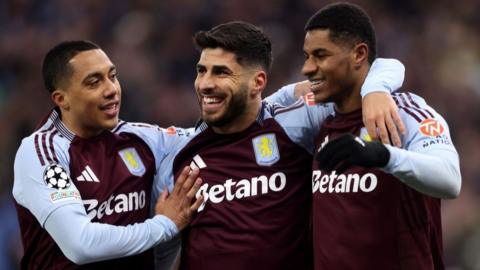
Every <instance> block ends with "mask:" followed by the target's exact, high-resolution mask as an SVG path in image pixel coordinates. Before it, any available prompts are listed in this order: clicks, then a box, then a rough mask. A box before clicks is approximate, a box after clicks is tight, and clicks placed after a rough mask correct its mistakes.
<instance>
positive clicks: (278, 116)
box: [274, 99, 334, 154]
mask: <svg viewBox="0 0 480 270" xmlns="http://www.w3.org/2000/svg"><path fill="white" fill-rule="evenodd" d="M274 107H275V106H274ZM333 112H334V109H333V103H327V104H325V105H323V104H311V105H308V104H307V103H305V101H304V100H303V99H299V100H298V101H297V102H296V103H294V104H293V105H291V106H288V107H276V108H275V110H274V118H275V120H276V121H277V122H278V123H279V124H280V126H282V128H283V130H284V131H285V133H286V134H287V135H288V137H289V138H290V139H291V140H292V141H293V142H294V143H296V144H298V145H300V146H301V147H303V148H304V149H305V150H307V151H308V152H309V153H310V154H313V153H314V151H315V137H316V136H317V135H318V132H319V131H320V127H321V126H322V123H323V121H324V120H325V119H326V118H327V117H328V116H329V115H330V114H332V113H333Z"/></svg>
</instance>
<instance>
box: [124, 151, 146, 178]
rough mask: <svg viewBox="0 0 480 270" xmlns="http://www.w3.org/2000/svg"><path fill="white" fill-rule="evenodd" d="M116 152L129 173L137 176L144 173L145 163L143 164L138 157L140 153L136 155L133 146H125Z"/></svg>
mask: <svg viewBox="0 0 480 270" xmlns="http://www.w3.org/2000/svg"><path fill="white" fill-rule="evenodd" d="M118 154H119V155H120V157H121V158H122V160H123V163H125V166H127V169H128V170H129V171H130V173H131V174H133V175H135V176H139V177H141V176H143V175H144V174H145V171H146V169H145V165H143V162H142V159H141V158H140V155H138V153H137V150H135V148H133V147H129V148H125V149H123V150H120V151H118Z"/></svg>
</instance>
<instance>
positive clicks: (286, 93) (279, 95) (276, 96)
mask: <svg viewBox="0 0 480 270" xmlns="http://www.w3.org/2000/svg"><path fill="white" fill-rule="evenodd" d="M295 85H296V83H292V84H289V85H285V86H283V87H282V88H280V89H278V90H277V91H276V92H275V93H273V94H271V95H270V96H268V97H266V98H265V99H264V100H265V101H266V102H268V103H270V104H275V103H277V104H280V105H282V106H290V105H292V104H293V103H295V102H296V101H297V98H296V97H295Z"/></svg>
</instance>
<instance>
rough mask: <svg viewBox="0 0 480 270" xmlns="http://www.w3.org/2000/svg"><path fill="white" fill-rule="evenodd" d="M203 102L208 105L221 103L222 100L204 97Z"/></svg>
mask: <svg viewBox="0 0 480 270" xmlns="http://www.w3.org/2000/svg"><path fill="white" fill-rule="evenodd" d="M203 101H204V102H205V103H206V104H212V103H218V102H220V99H219V98H217V97H203Z"/></svg>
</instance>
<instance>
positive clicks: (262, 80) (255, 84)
mask: <svg viewBox="0 0 480 270" xmlns="http://www.w3.org/2000/svg"><path fill="white" fill-rule="evenodd" d="M251 84H252V87H251V89H252V91H251V94H252V96H257V95H261V94H262V91H263V89H265V87H266V86H267V73H266V72H265V71H263V70H257V71H256V72H255V76H254V77H253V80H252V81H251Z"/></svg>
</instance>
